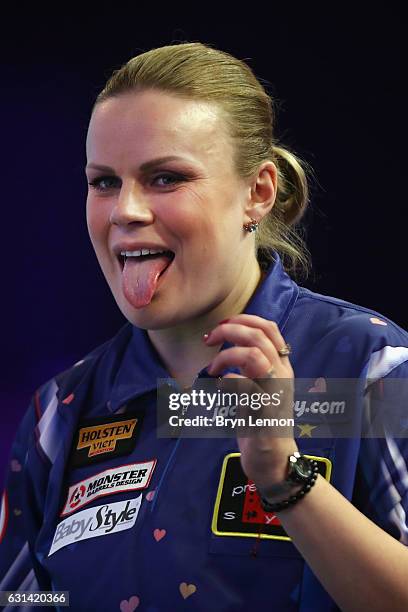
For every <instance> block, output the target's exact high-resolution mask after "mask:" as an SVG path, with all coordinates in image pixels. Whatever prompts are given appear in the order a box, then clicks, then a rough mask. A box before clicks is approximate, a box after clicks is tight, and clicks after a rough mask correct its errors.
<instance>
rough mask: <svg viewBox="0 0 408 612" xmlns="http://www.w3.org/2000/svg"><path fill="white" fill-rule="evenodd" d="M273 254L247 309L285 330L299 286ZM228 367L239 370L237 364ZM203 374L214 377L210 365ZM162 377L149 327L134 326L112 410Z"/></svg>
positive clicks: (166, 375)
mask: <svg viewBox="0 0 408 612" xmlns="http://www.w3.org/2000/svg"><path fill="white" fill-rule="evenodd" d="M272 256H273V261H272V262H271V263H270V265H269V267H268V268H267V270H266V277H265V278H264V279H263V281H261V283H260V284H259V285H258V287H257V289H256V291H255V292H254V294H253V295H252V297H251V299H250V301H249V302H248V304H247V306H246V308H245V309H244V311H243V312H244V313H246V314H255V315H258V316H259V317H262V318H264V319H268V320H270V321H275V322H276V323H277V324H278V326H279V328H280V330H282V329H283V327H284V326H285V324H286V321H287V319H288V317H289V314H290V312H291V310H292V308H293V307H294V305H295V302H296V300H297V297H298V294H299V287H298V285H297V284H296V283H295V282H294V281H293V280H292V279H291V278H290V277H289V276H288V274H287V273H286V272H285V271H284V269H283V265H282V261H281V259H280V257H279V255H278V253H277V252H276V251H273V252H272ZM231 346H233V345H232V344H230V343H229V342H225V343H224V344H223V346H222V347H221V350H223V349H226V348H229V347H231ZM226 371H229V372H236V373H239V371H238V370H237V369H234V368H229V369H228V370H226ZM199 376H200V377H205V378H209V377H210V375H209V374H208V373H207V369H206V368H203V370H201V372H199ZM158 378H164V379H167V378H168V379H170V378H171V376H170V373H169V372H168V370H167V369H166V367H165V365H164V364H163V362H162V360H161V358H160V356H159V354H158V353H157V351H156V349H155V348H154V346H153V344H152V343H151V341H150V338H149V336H148V334H147V332H146V330H144V329H141V328H139V327H135V326H133V328H132V335H131V338H130V341H129V344H128V346H127V348H126V351H125V354H124V357H123V360H122V363H121V365H120V367H119V370H118V372H117V375H116V378H115V381H114V383H113V388H112V393H111V399H110V402H109V407H110V410H112V412H115V411H116V410H117V409H118V408H119V407H120V406H122V405H123V404H125V403H126V402H128V401H129V400H130V399H132V398H135V397H137V396H139V395H142V394H144V393H147V392H149V391H153V390H155V389H156V388H157V379H158Z"/></svg>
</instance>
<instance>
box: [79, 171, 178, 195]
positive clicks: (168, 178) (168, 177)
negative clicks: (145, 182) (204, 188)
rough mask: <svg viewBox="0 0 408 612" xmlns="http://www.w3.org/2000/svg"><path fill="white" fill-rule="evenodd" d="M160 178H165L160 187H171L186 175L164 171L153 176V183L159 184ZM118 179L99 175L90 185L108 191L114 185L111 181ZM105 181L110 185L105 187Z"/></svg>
mask: <svg viewBox="0 0 408 612" xmlns="http://www.w3.org/2000/svg"><path fill="white" fill-rule="evenodd" d="M158 179H163V180H164V181H165V182H164V183H162V184H161V185H160V184H159V187H170V186H171V185H174V184H176V183H180V182H181V181H184V180H185V177H184V176H181V175H180V174H172V173H169V172H163V173H161V174H157V175H156V176H155V177H153V178H152V183H153V184H157V183H156V182H157V180H158ZM118 180H119V179H117V178H116V177H113V176H98V177H96V178H94V179H93V180H92V181H89V183H88V185H90V186H91V187H93V188H94V189H96V190H98V191H107V190H108V189H110V188H111V187H112V185H110V186H109V181H118ZM105 181H107V182H108V185H107V186H106V185H105V187H104V186H103V183H105Z"/></svg>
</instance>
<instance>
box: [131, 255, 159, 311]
mask: <svg viewBox="0 0 408 612" xmlns="http://www.w3.org/2000/svg"><path fill="white" fill-rule="evenodd" d="M170 263H171V258H170V257H169V256H168V255H167V256H166V255H160V256H155V257H146V258H144V257H143V258H142V257H127V258H126V261H125V266H124V268H123V273H122V287H123V292H124V294H125V297H126V299H127V300H128V301H129V302H130V303H131V304H132V306H134V307H135V308H142V307H143V306H147V304H150V302H151V301H152V298H153V295H154V292H155V291H156V287H157V282H158V280H159V276H160V274H161V272H163V270H164V269H165V268H167V266H168V265H169V264H170Z"/></svg>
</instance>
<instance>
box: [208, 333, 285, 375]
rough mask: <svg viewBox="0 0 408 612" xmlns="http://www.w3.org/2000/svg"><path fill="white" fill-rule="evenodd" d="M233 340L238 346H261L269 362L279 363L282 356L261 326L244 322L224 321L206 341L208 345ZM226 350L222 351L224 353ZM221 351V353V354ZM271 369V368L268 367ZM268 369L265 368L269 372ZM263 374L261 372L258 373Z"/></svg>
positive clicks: (232, 342)
mask: <svg viewBox="0 0 408 612" xmlns="http://www.w3.org/2000/svg"><path fill="white" fill-rule="evenodd" d="M225 340H227V341H228V342H231V344H235V345H238V346H244V347H256V348H259V349H260V350H261V351H262V352H263V353H264V355H265V356H266V358H267V359H268V361H269V364H274V365H275V364H277V363H278V361H279V359H280V356H279V353H278V351H277V349H276V347H275V345H274V343H273V341H271V338H270V337H269V336H267V335H266V334H265V332H264V331H263V330H262V329H259V327H250V326H248V325H243V324H242V323H238V322H237V323H230V322H228V323H223V324H222V325H218V326H217V327H216V328H215V329H214V330H213V331H212V332H211V335H210V336H209V338H208V340H207V341H206V344H207V346H212V345H216V344H220V343H222V342H225ZM224 352H225V351H221V353H224ZM221 353H220V354H221ZM268 369H269V368H268ZM267 371H268V370H265V372H267ZM258 376H261V373H258Z"/></svg>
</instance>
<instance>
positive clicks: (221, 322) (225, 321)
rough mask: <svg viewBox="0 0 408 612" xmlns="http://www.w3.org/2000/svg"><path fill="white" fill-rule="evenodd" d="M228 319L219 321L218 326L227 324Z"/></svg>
mask: <svg viewBox="0 0 408 612" xmlns="http://www.w3.org/2000/svg"><path fill="white" fill-rule="evenodd" d="M228 321H229V319H224V320H223V321H219V322H218V325H222V324H223V323H228Z"/></svg>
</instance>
